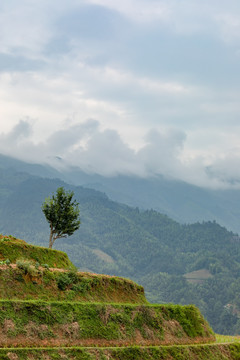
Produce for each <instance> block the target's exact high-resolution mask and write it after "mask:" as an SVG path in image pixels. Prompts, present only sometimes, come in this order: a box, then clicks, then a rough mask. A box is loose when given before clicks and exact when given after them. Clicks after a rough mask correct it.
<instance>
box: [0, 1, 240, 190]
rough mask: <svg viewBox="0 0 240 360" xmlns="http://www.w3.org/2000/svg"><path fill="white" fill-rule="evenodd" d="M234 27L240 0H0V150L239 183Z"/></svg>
mask: <svg viewBox="0 0 240 360" xmlns="http://www.w3.org/2000/svg"><path fill="white" fill-rule="evenodd" d="M239 30H240V4H239V2H238V1H237V0H229V1H228V2H226V1H225V0H213V1H211V2H209V1H207V0H203V1H201V2H199V1H197V0H183V1H177V0H158V1H156V0H121V1H120V0H115V1H111V0H81V1H78V0H69V1H68V2H66V1H65V0H58V1H57V0H52V1H50V2H49V1H46V0H42V1H41V2H38V3H33V2H31V1H28V0H22V1H21V3H20V2H19V1H17V0H11V1H8V2H6V1H5V2H2V3H1V4H0V83H1V87H0V103H1V108H0V134H1V135H0V140H1V144H0V152H2V153H4V154H8V155H11V156H15V157H18V158H22V159H24V160H27V161H31V162H51V161H52V159H54V158H55V157H56V156H59V157H61V158H62V159H63V162H64V164H69V165H74V166H80V167H81V168H82V169H83V170H85V171H87V172H95V173H100V174H103V175H107V176H114V175H116V174H124V173H125V174H132V175H137V176H144V177H146V176H156V175H157V174H163V175H165V176H169V177H173V178H177V179H181V180H184V181H188V182H191V183H194V184H197V185H200V186H211V187H219V186H222V187H223V186H225V187H226V186H238V185H237V184H238V181H239V177H240V174H239V171H238V168H240V166H239V165H240V151H239V136H240V123H239V116H240V102H239V96H240V85H239V84H240V68H239V67H240V61H239V60H240V50H239V49H240V35H239V34H240V31H239ZM19 119H22V120H19ZM86 119H92V120H86ZM93 119H94V120H93Z"/></svg>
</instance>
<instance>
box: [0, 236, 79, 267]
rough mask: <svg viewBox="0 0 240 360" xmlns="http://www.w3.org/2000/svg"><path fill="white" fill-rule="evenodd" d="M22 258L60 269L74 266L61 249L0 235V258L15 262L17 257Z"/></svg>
mask: <svg viewBox="0 0 240 360" xmlns="http://www.w3.org/2000/svg"><path fill="white" fill-rule="evenodd" d="M23 258H24V259H31V260H33V261H35V262H38V263H40V264H48V265H49V266H50V267H56V268H62V269H74V268H75V266H74V265H73V264H72V262H71V261H70V260H69V258H68V256H67V254H66V253H64V252H63V251H58V250H50V249H48V248H46V247H41V246H34V245H29V244H27V243H26V242H25V241H24V240H20V239H16V238H15V237H12V236H3V235H0V260H1V261H4V260H6V259H9V260H10V262H11V263H16V261H17V260H18V259H23Z"/></svg>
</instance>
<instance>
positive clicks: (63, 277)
mask: <svg viewBox="0 0 240 360" xmlns="http://www.w3.org/2000/svg"><path fill="white" fill-rule="evenodd" d="M70 284H72V279H71V278H70V277H69V276H68V274H67V273H61V274H60V275H59V277H58V280H57V286H58V288H59V290H63V291H64V290H66V288H67V287H68V286H69V285H70Z"/></svg>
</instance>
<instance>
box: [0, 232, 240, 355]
mask: <svg viewBox="0 0 240 360" xmlns="http://www.w3.org/2000/svg"><path fill="white" fill-rule="evenodd" d="M0 254H1V255H0V256H1V260H6V259H9V260H10V261H11V262H12V263H15V262H16V260H17V259H19V258H23V257H24V258H25V259H27V260H28V266H26V267H25V268H24V267H19V266H16V265H12V264H10V265H8V266H6V265H5V266H1V268H0V298H2V299H3V298H5V299H7V298H8V299H13V298H15V299H17V298H18V299H19V298H22V299H24V298H25V299H26V298H28V299H40V298H42V299H45V300H47V301H39V300H31V301H21V300H15V301H13V300H11V301H10V300H1V301H0V346H1V347H5V346H8V348H0V358H1V359H3V360H4V359H6V360H23V359H24V360H25V359H36V360H45V359H49V360H51V359H55V360H57V359H70V360H71V359H75V360H76V359H81V360H83V359H86V360H87V359H89V360H99V359H100V360H107V359H108V360H131V359H132V360H138V359H139V360H140V359H141V360H142V359H144V360H145V359H149V360H150V359H151V360H155V359H156V360H157V359H166V360H169V359H175V358H176V359H179V360H183V359H189V360H194V359H196V358H197V359H202V360H205V359H206V360H207V359H208V360H211V359H215V360H220V359H229V360H230V359H231V360H236V359H239V358H240V345H239V344H217V345H207V344H205V345H194V346H193V345H189V346H186V345H182V344H183V343H185V344H187V343H191V344H192V343H194V342H195V343H204V342H205V343H206V342H209V341H213V339H214V337H213V334H212V331H211V329H210V328H209V326H208V324H207V323H206V322H205V320H204V319H203V318H202V316H201V314H200V313H199V311H198V310H197V309H196V308H195V307H194V306H185V307H183V306H178V305H165V306H162V305H156V306H153V305H147V304H146V299H145V297H144V290H143V288H142V287H141V286H138V285H137V284H135V283H134V282H132V281H130V280H126V279H122V278H117V277H111V276H104V275H95V274H87V273H76V272H75V271H74V266H73V265H72V263H71V262H70V261H69V259H68V257H67V256H66V255H65V254H64V253H62V252H59V251H54V250H49V249H46V248H41V247H36V246H31V245H28V244H27V243H25V242H24V241H22V240H18V239H15V238H12V237H3V236H2V237H1V238H0ZM29 260H31V261H29ZM36 262H39V263H40V264H42V263H47V264H49V265H50V266H53V267H62V268H65V269H66V268H68V269H69V268H70V269H71V270H68V271H66V270H65V271H64V272H58V271H49V270H47V269H44V268H42V267H36V266H35V264H36ZM53 299H55V300H56V299H57V300H77V301H78V302H72V301H71V302H69V301H68V302H66V301H55V302H53V301H51V302H49V300H53ZM79 301H80V302H79ZM90 301H104V302H105V303H90ZM117 301H118V302H125V303H126V302H129V303H130V302H133V303H135V304H132V305H130V304H129V305H126V304H125V305H123V304H118V305H117V304H116V302H117ZM106 302H115V303H112V304H111V303H109V304H106ZM136 303H137V304H136ZM140 303H142V305H140ZM144 303H145V304H144ZM173 343H174V344H176V343H179V345H178V346H176V345H174V346H160V347H159V346H149V345H157V344H173ZM23 344H24V345H25V346H26V347H25V348H20V347H21V346H22V345H23ZM180 344H181V345H180ZM64 345H65V346H69V345H71V347H68V348H63V346H64ZM74 345H78V346H79V345H82V346H88V347H87V348H86V347H81V348H79V347H78V348H76V347H72V346H74ZM96 345H98V346H101V348H96V347H95V346H96ZM112 345H114V348H113V347H110V346H112ZM117 345H121V347H120V348H119V347H117ZM129 345H131V346H129ZM133 345H134V346H133ZM137 345H141V346H142V345H145V346H144V347H141V346H137ZM11 346H14V347H13V348H11ZM27 346H31V347H32V346H43V347H44V348H36V349H34V348H31V349H30V348H27ZM46 346H50V348H46ZM53 346H57V348H53ZM59 346H60V347H59ZM89 346H90V347H89ZM103 346H105V348H104V347H103ZM106 346H107V347H106Z"/></svg>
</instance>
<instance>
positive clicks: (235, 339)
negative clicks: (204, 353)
mask: <svg viewBox="0 0 240 360" xmlns="http://www.w3.org/2000/svg"><path fill="white" fill-rule="evenodd" d="M216 342H217V343H218V344H227V343H240V336H230V335H219V334H216Z"/></svg>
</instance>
